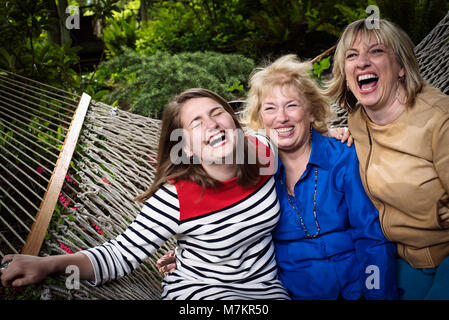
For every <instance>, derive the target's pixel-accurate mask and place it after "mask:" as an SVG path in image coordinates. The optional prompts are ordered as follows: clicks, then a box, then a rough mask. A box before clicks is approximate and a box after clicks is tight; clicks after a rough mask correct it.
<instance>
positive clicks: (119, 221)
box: [0, 13, 449, 299]
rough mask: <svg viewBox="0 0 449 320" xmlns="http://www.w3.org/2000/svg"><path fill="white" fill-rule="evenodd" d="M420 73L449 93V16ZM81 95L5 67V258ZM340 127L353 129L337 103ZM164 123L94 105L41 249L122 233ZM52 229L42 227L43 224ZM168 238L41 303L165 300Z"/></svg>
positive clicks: (32, 211)
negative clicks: (133, 261) (119, 274)
mask: <svg viewBox="0 0 449 320" xmlns="http://www.w3.org/2000/svg"><path fill="white" fill-rule="evenodd" d="M415 50H416V54H417V57H418V60H419V62H420V66H421V71H422V74H423V76H424V77H425V78H426V79H427V80H428V81H429V82H430V83H431V84H432V85H434V86H435V87H437V88H439V89H440V90H442V91H443V92H445V93H449V63H448V61H449V13H448V14H447V15H446V17H445V18H444V19H443V20H442V21H441V22H440V23H439V24H438V25H437V26H436V27H435V28H434V30H433V31H432V32H431V33H430V34H429V35H428V36H427V37H426V38H425V39H424V40H423V41H422V42H421V43H420V44H419V45H418V46H417V47H416V49H415ZM80 98H81V97H80V96H78V95H76V94H72V93H68V92H65V91H62V90H59V89H56V88H53V87H50V86H48V85H45V84H42V83H39V82H36V81H34V80H30V79H27V78H24V77H22V76H18V75H15V74H13V73H10V72H7V71H1V70H0V159H1V160H0V256H1V257H3V256H4V255H5V254H8V253H20V252H21V251H22V249H23V248H24V247H26V243H27V238H28V237H29V235H30V232H31V230H32V225H33V223H35V221H36V217H37V216H36V213H37V212H38V211H39V210H40V206H41V204H42V201H43V199H44V198H45V196H46V191H47V187H48V186H49V185H50V183H51V182H52V178H53V173H54V171H55V170H56V169H55V168H56V167H57V165H58V159H59V158H60V152H61V147H62V146H63V145H64V141H65V140H66V138H67V135H68V131H69V129H70V125H71V121H72V118H73V117H74V113H75V109H76V106H77V104H78V103H79V100H80ZM336 111H337V115H338V119H337V121H336V122H334V123H331V125H333V126H342V125H346V116H345V112H344V111H343V110H342V109H339V108H337V110H336ZM159 130H160V121H159V120H155V119H150V118H147V117H143V116H139V115H136V114H132V113H129V112H126V111H123V110H120V109H117V108H113V107H111V106H108V105H106V104H103V103H101V102H95V101H90V103H89V106H88V109H87V114H86V117H85V119H84V122H83V126H82V130H81V133H80V136H79V138H78V142H77V144H76V148H75V150H74V153H73V157H71V161H70V165H69V166H68V170H67V172H66V173H65V177H64V183H63V185H62V189H61V191H60V194H59V196H58V199H57V204H56V207H55V209H54V211H53V212H52V218H51V221H50V224H49V226H48V229H46V233H45V239H44V242H43V245H42V247H41V248H40V251H39V255H49V254H70V253H73V252H76V251H79V250H82V249H86V248H90V247H94V246H97V245H99V244H102V243H104V242H105V241H107V240H109V239H112V238H115V237H116V236H117V235H119V234H120V233H122V232H123V231H124V230H125V229H126V227H127V226H128V225H129V224H130V223H131V222H132V220H133V219H134V218H135V216H136V215H137V214H138V212H139V210H140V205H139V204H138V203H135V202H134V201H133V198H134V197H135V196H136V195H138V194H140V193H141V192H142V191H144V190H146V189H147V188H148V186H149V185H150V184H151V182H152V180H153V176H154V172H155V166H156V161H157V144H158V138H159ZM44 231H45V230H44ZM174 245H175V241H174V239H170V240H169V241H168V242H167V243H166V244H165V245H164V247H162V248H161V249H160V250H159V251H158V252H157V253H156V254H155V255H154V256H152V257H150V258H148V259H147V260H146V261H145V262H144V263H143V264H142V265H141V266H139V267H138V268H137V269H136V270H135V271H133V272H132V273H131V274H130V275H128V276H126V277H123V278H121V279H119V280H116V281H113V282H110V283H107V284H104V285H101V286H99V287H93V286H91V285H89V284H88V283H87V282H81V283H80V287H79V289H78V288H76V289H68V287H67V286H66V284H65V281H66V278H65V277H62V276H55V277H51V278H49V279H48V280H46V281H45V282H44V283H43V284H41V285H38V286H37V288H36V290H40V292H41V299H58V298H59V299H60V298H62V299H159V298H160V292H161V286H160V283H161V280H162V277H161V275H160V274H159V272H158V271H157V269H156V267H155V261H156V260H157V259H158V258H159V257H160V256H162V255H163V254H164V253H165V252H167V251H168V250H169V249H170V248H172V247H174Z"/></svg>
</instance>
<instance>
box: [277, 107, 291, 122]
mask: <svg viewBox="0 0 449 320" xmlns="http://www.w3.org/2000/svg"><path fill="white" fill-rule="evenodd" d="M276 120H277V121H279V122H286V121H288V114H287V111H286V110H285V108H279V110H278V113H277V115H276Z"/></svg>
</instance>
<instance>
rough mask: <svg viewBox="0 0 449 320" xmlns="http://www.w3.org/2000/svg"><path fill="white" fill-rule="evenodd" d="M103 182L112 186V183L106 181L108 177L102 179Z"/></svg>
mask: <svg viewBox="0 0 449 320" xmlns="http://www.w3.org/2000/svg"><path fill="white" fill-rule="evenodd" d="M101 180H103V182H104V183H107V184H112V182H111V181H109V180H108V179H106V177H103V178H101Z"/></svg>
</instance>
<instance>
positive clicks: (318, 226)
mask: <svg viewBox="0 0 449 320" xmlns="http://www.w3.org/2000/svg"><path fill="white" fill-rule="evenodd" d="M280 181H281V184H282V185H284V182H283V181H282V179H281V180H280ZM317 181H318V169H317V168H315V192H314V194H313V218H314V219H315V224H316V230H317V231H316V232H315V234H314V235H311V234H310V233H309V230H307V228H306V225H305V224H304V220H303V218H302V216H301V214H300V213H299V211H298V210H297V209H296V208H295V206H294V205H293V202H292V200H291V199H290V195H289V193H288V188H287V186H285V190H286V192H287V199H288V202H290V205H291V206H292V208H293V210H295V211H296V213H297V214H298V216H299V221H300V222H301V226H302V228H303V230H304V232H305V233H306V236H307V238H316V237H317V236H318V234H319V233H320V230H321V228H320V224H319V223H318V219H317V217H316V186H317Z"/></svg>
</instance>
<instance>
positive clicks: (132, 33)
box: [103, 9, 138, 58]
mask: <svg viewBox="0 0 449 320" xmlns="http://www.w3.org/2000/svg"><path fill="white" fill-rule="evenodd" d="M106 25H107V26H106V27H105V28H104V30H103V41H104V43H105V46H106V57H107V58H112V57H116V56H118V55H120V54H122V53H123V49H122V48H123V47H127V48H131V49H134V48H135V46H136V40H137V30H138V23H137V19H136V17H135V15H134V14H133V11H132V10H130V9H125V10H123V11H120V12H117V11H112V16H111V17H108V18H107V19H106Z"/></svg>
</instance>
